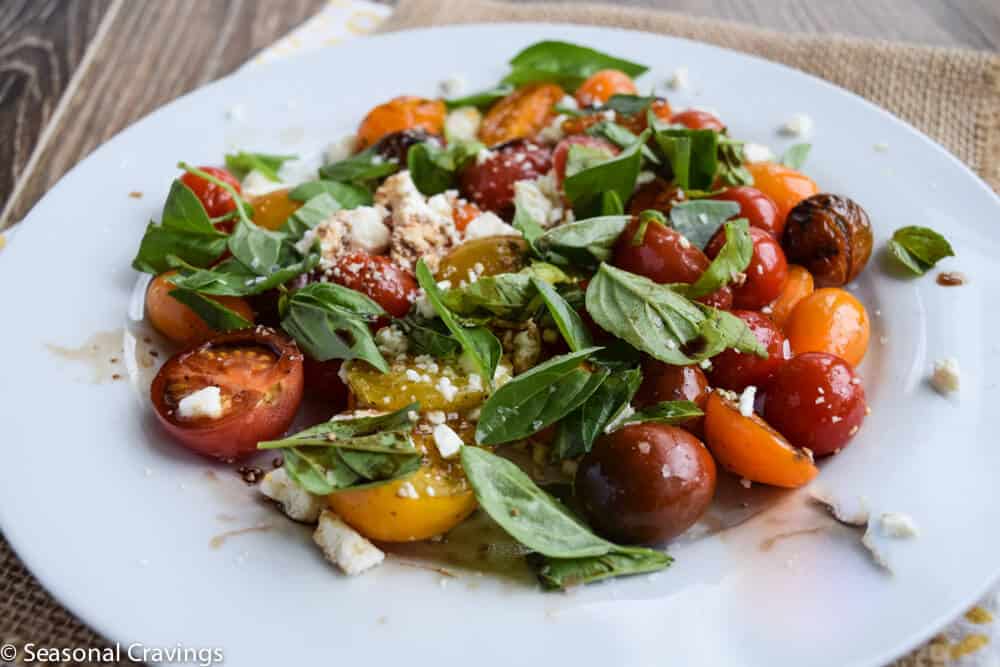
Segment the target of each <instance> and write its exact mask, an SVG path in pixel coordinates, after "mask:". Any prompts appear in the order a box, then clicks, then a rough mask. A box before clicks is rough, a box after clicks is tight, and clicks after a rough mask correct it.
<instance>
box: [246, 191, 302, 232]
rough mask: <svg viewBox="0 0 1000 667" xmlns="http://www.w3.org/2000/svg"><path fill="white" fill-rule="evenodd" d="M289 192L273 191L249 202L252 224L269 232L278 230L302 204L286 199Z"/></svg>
mask: <svg viewBox="0 0 1000 667" xmlns="http://www.w3.org/2000/svg"><path fill="white" fill-rule="evenodd" d="M289 192H291V189H285V190H275V191H274V192H268V193H267V194H266V195H261V196H259V197H254V198H253V199H252V200H250V203H251V204H253V221H254V224H256V225H258V226H260V227H263V228H264V229H270V230H271V231H277V230H278V229H280V228H281V226H282V225H283V224H285V221H286V220H288V217H289V216H290V215H291V214H292V213H295V212H296V211H297V210H299V208H300V207H301V206H302V202H300V201H295V200H294V199H289V198H288V193H289Z"/></svg>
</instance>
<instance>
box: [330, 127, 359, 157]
mask: <svg viewBox="0 0 1000 667" xmlns="http://www.w3.org/2000/svg"><path fill="white" fill-rule="evenodd" d="M357 144H358V137H357V135H355V134H348V135H346V136H343V137H341V138H340V139H337V140H336V141H334V142H333V143H331V144H330V145H329V146H327V147H326V151H325V152H324V156H323V157H325V158H326V161H327V163H328V164H329V163H332V162H340V161H341V160H346V159H347V158H349V157H351V156H352V155H353V154H354V148H355V146H357Z"/></svg>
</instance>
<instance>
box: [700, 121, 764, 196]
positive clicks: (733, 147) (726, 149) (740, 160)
mask: <svg viewBox="0 0 1000 667" xmlns="http://www.w3.org/2000/svg"><path fill="white" fill-rule="evenodd" d="M743 144H744V142H742V141H736V140H735V139H730V138H729V137H726V136H723V135H720V136H719V171H718V177H719V180H721V181H722V182H723V183H724V184H726V185H753V175H752V174H751V173H750V170H749V169H747V168H746V167H745V166H743V165H744V164H745V163H746V161H747V158H746V155H745V154H744V152H743ZM685 194H687V195H688V196H689V197H691V193H685Z"/></svg>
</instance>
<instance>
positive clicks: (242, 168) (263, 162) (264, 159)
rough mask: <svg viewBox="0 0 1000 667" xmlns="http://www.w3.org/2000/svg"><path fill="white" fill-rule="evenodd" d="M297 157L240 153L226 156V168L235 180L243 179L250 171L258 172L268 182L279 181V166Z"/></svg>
mask: <svg viewBox="0 0 1000 667" xmlns="http://www.w3.org/2000/svg"><path fill="white" fill-rule="evenodd" d="M297 157H298V156H297V155H271V154H268V153H247V152H244V151H240V152H239V153H228V154H226V168H227V169H229V171H231V172H232V173H233V175H235V176H236V178H243V177H244V176H246V175H247V174H249V173H250V172H251V171H259V172H260V173H261V174H263V175H264V176H265V177H266V178H267V179H268V180H271V181H281V179H280V178H278V170H279V169H281V165H283V164H284V163H286V162H288V161H289V160H294V159H296V158H297Z"/></svg>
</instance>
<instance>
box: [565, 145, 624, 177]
mask: <svg viewBox="0 0 1000 667" xmlns="http://www.w3.org/2000/svg"><path fill="white" fill-rule="evenodd" d="M613 157H614V153H612V152H611V149H610V148H607V147H605V146H591V145H589V144H570V146H569V150H568V151H567V153H566V176H567V177H569V176H576V175H577V174H579V173H580V172H581V171H585V170H587V169H590V168H591V167H596V166H597V165H599V164H604V163H605V162H607V161H608V160H610V159H611V158H613Z"/></svg>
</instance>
